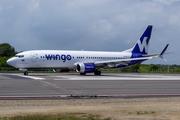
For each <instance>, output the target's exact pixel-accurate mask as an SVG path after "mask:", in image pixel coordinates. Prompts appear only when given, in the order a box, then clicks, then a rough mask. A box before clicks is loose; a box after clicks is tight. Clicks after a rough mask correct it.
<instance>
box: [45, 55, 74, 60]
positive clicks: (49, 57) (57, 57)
mask: <svg viewBox="0 0 180 120" xmlns="http://www.w3.org/2000/svg"><path fill="white" fill-rule="evenodd" d="M45 56H46V58H47V60H62V61H63V62H66V60H71V58H72V57H71V55H64V54H62V55H59V54H56V55H54V54H48V55H47V54H45Z"/></svg>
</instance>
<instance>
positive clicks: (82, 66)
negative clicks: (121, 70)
mask: <svg viewBox="0 0 180 120" xmlns="http://www.w3.org/2000/svg"><path fill="white" fill-rule="evenodd" d="M95 70H96V67H95V65H94V64H90V63H78V64H77V65H76V71H77V72H79V73H91V72H94V71H95Z"/></svg>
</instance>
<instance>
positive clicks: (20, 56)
mask: <svg viewBox="0 0 180 120" xmlns="http://www.w3.org/2000/svg"><path fill="white" fill-rule="evenodd" d="M14 57H19V58H22V57H24V55H15V56H14Z"/></svg>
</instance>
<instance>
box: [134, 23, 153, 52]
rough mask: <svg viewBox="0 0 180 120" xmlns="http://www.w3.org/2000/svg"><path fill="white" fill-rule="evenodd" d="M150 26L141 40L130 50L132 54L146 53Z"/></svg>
mask: <svg viewBox="0 0 180 120" xmlns="http://www.w3.org/2000/svg"><path fill="white" fill-rule="evenodd" d="M152 27H153V26H152V25H148V27H147V28H146V30H145V31H144V33H143V34H142V36H141V38H140V39H139V40H138V41H137V43H136V44H135V46H134V47H133V48H132V53H142V54H147V53H148V47H149V40H150V38H151V31H152Z"/></svg>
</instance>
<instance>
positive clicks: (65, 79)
mask: <svg viewBox="0 0 180 120" xmlns="http://www.w3.org/2000/svg"><path fill="white" fill-rule="evenodd" d="M179 86H180V75H178V74H174V75H171V74H122V73H120V74H109V73H108V74H107V73H103V75H101V76H94V75H93V74H87V75H86V76H81V75H79V74H76V73H30V74H29V76H24V75H23V74H22V73H21V74H18V73H17V74H16V73H0V97H1V98H3V97H5V96H6V97H11V96H13V97H16V96H21V97H23V96H26V97H30V96H34V97H37V96H41V97H43V96H51V97H57V96H59V97H67V96H68V97H69V96H135V95H136V96H137V95H142V96H145V95H147V96H148V95H149V96H158V95H159V96H162V95H164V96H166V95H167V96H168V95H172V96H173V95H175V96H178V95H179V94H180V87H179Z"/></svg>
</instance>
